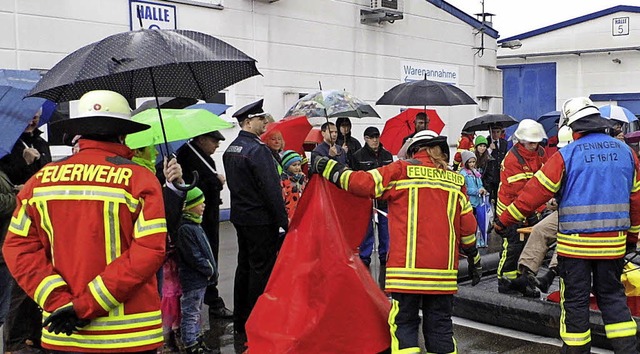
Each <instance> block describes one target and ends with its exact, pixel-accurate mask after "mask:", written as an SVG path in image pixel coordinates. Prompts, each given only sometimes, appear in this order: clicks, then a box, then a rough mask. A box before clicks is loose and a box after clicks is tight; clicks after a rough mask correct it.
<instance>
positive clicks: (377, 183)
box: [367, 170, 384, 198]
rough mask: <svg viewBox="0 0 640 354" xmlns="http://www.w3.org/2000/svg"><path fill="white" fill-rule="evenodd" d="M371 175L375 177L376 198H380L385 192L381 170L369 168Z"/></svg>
mask: <svg viewBox="0 0 640 354" xmlns="http://www.w3.org/2000/svg"><path fill="white" fill-rule="evenodd" d="M367 172H368V173H369V174H370V175H371V177H373V183H374V186H375V188H374V190H375V194H376V198H379V197H380V196H381V195H382V193H383V192H384V185H383V184H382V180H383V178H382V175H381V174H380V171H378V170H369V171H367Z"/></svg>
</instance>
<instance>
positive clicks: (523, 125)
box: [513, 119, 547, 143]
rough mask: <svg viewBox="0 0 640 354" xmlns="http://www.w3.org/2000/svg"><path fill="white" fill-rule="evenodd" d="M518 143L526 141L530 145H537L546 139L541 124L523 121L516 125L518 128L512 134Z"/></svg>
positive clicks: (531, 120) (527, 120)
mask: <svg viewBox="0 0 640 354" xmlns="http://www.w3.org/2000/svg"><path fill="white" fill-rule="evenodd" d="M513 135H514V136H515V137H516V138H517V139H518V141H527V142H530V143H539V142H541V141H542V140H544V139H546V138H547V133H545V132H544V127H543V126H542V124H540V123H538V122H536V121H535V120H533V119H523V120H521V121H520V124H518V128H517V129H516V131H515V132H514V133H513Z"/></svg>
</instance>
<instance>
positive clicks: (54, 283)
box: [33, 274, 67, 307]
mask: <svg viewBox="0 0 640 354" xmlns="http://www.w3.org/2000/svg"><path fill="white" fill-rule="evenodd" d="M65 285H67V283H66V282H65V281H64V279H62V277H61V276H60V275H58V274H52V275H49V276H48V277H45V278H44V279H42V281H41V282H40V284H38V287H36V291H35V292H34V293H33V299H34V300H35V301H36V303H37V304H38V305H40V307H44V305H45V304H46V302H47V298H48V297H49V295H51V292H53V291H54V290H55V289H57V288H59V287H61V286H65Z"/></svg>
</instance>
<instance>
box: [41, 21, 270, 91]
mask: <svg viewBox="0 0 640 354" xmlns="http://www.w3.org/2000/svg"><path fill="white" fill-rule="evenodd" d="M259 74H260V72H258V70H257V69H256V64H255V60H254V59H252V58H251V57H249V56H247V55H246V54H244V53H243V52H241V51H240V50H238V49H237V48H235V47H233V46H231V45H229V44H227V43H225V42H223V41H221V40H219V39H217V38H214V37H212V36H209V35H207V34H204V33H200V32H195V31H186V30H148V29H142V30H138V31H131V32H124V33H119V34H115V35H112V36H109V37H107V38H105V39H102V40H100V41H98V42H95V43H92V44H89V45H87V46H85V47H82V48H80V49H78V50H76V51H75V52H73V53H71V54H69V55H68V56H66V57H65V58H64V59H62V60H61V61H60V62H59V63H58V64H56V65H55V66H54V67H53V68H52V69H51V70H49V71H48V72H47V73H46V74H45V75H44V77H43V78H42V79H41V80H40V82H38V84H37V85H36V86H35V87H34V88H33V90H31V92H30V93H29V95H30V96H38V97H44V98H47V99H49V100H51V101H54V102H64V101H70V100H75V99H79V98H80V97H81V96H82V95H83V94H85V93H86V92H88V91H91V90H111V91H115V92H119V93H120V94H122V95H123V96H125V97H126V98H127V99H133V98H137V97H152V96H155V97H158V96H160V97H162V96H164V97H192V98H198V99H205V100H206V99H210V98H212V97H213V96H214V95H216V94H217V93H218V91H220V90H222V89H224V88H226V87H228V86H231V85H233V84H235V83H236V82H239V81H242V80H244V79H246V78H249V77H251V76H254V75H259Z"/></svg>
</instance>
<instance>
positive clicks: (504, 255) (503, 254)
mask: <svg viewBox="0 0 640 354" xmlns="http://www.w3.org/2000/svg"><path fill="white" fill-rule="evenodd" d="M507 246H509V241H507V238H506V237H505V238H503V239H502V252H500V261H498V270H497V273H498V278H502V275H503V273H502V268H503V267H504V263H505V262H506V261H507ZM514 278H515V277H514Z"/></svg>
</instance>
